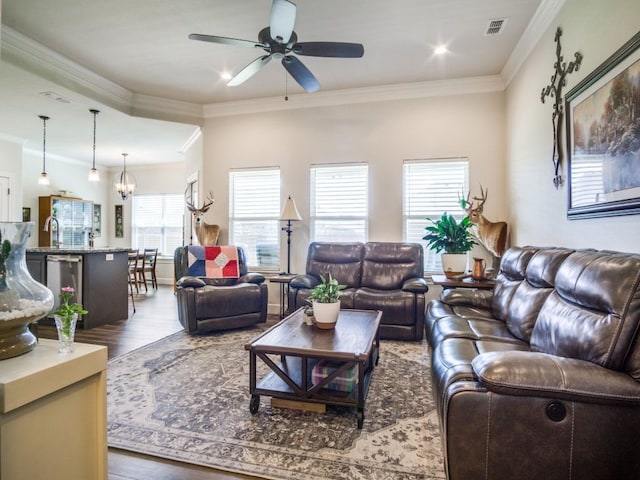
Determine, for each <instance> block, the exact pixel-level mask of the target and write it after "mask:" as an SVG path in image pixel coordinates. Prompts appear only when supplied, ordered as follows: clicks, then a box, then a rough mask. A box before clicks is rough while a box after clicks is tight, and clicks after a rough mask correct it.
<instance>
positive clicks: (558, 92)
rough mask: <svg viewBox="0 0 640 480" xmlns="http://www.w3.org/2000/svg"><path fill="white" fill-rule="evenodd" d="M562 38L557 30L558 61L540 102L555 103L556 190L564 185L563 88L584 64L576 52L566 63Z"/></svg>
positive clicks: (543, 90) (553, 116)
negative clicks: (546, 99)
mask: <svg viewBox="0 0 640 480" xmlns="http://www.w3.org/2000/svg"><path fill="white" fill-rule="evenodd" d="M561 36H562V30H561V29H560V27H558V29H557V30H556V36H555V39H554V41H555V42H556V61H555V63H554V64H553V68H554V69H555V72H554V73H553V76H552V77H551V83H550V84H549V85H547V86H546V87H544V88H543V89H542V93H541V94H540V100H542V103H544V99H545V98H546V97H554V98H555V100H554V102H553V114H552V115H551V123H552V124H553V158H552V160H553V167H554V169H555V171H554V174H555V175H554V177H553V184H554V185H555V187H556V188H559V187H560V185H561V184H562V173H561V172H560V166H561V165H562V145H561V138H562V115H563V113H564V107H563V106H562V87H564V86H565V85H566V83H567V81H566V77H567V75H569V74H570V73H572V72H574V71H577V70H578V68H579V67H580V63H581V62H582V54H581V53H580V52H576V53H575V54H574V56H575V60H573V61H572V62H569V64H568V65H567V63H566V62H564V57H563V56H562V53H561V46H560V37H561Z"/></svg>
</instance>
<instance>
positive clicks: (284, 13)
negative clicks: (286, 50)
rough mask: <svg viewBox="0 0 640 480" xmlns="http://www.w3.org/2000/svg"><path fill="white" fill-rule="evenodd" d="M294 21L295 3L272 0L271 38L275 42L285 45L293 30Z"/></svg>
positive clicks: (284, 0) (286, 0) (285, 0)
mask: <svg viewBox="0 0 640 480" xmlns="http://www.w3.org/2000/svg"><path fill="white" fill-rule="evenodd" d="M295 21H296V4H295V3H291V2H289V1H288V0H273V5H271V21H270V22H269V28H270V29H271V38H272V39H274V40H275V41H276V42H278V43H281V44H283V45H286V44H287V43H288V42H289V38H290V37H291V32H293V25H294V23H295Z"/></svg>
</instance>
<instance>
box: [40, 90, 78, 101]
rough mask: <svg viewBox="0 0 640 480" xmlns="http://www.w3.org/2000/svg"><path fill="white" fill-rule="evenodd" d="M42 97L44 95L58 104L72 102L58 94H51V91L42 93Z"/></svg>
mask: <svg viewBox="0 0 640 480" xmlns="http://www.w3.org/2000/svg"><path fill="white" fill-rule="evenodd" d="M40 95H44V96H45V97H47V98H50V99H52V100H55V101H56V102H60V103H71V100H69V99H68V98H66V97H63V96H62V95H59V94H57V93H56V92H51V91H46V92H40Z"/></svg>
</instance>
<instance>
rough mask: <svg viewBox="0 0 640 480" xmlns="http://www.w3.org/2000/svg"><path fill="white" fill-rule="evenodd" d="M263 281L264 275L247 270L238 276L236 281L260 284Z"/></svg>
mask: <svg viewBox="0 0 640 480" xmlns="http://www.w3.org/2000/svg"><path fill="white" fill-rule="evenodd" d="M263 282H264V275H262V274H261V273H257V272H249V273H246V274H244V275H242V276H241V277H240V278H238V281H237V282H236V283H255V284H256V285H260V284H261V283H263Z"/></svg>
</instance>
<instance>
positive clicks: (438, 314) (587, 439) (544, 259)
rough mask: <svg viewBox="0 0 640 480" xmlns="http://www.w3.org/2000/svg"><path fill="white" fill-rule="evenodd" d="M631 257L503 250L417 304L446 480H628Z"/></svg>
mask: <svg viewBox="0 0 640 480" xmlns="http://www.w3.org/2000/svg"><path fill="white" fill-rule="evenodd" d="M639 329H640V255H637V254H625V253H619V252H610V251H596V250H577V251H574V250H570V249H564V248H533V247H525V248H511V249H509V250H508V251H507V252H506V253H505V255H504V257H503V259H502V262H501V265H500V271H499V275H498V277H497V283H496V287H495V290H494V291H493V292H486V291H485V292H481V291H474V290H448V291H445V292H443V295H442V297H441V298H440V299H438V300H433V301H431V302H429V305H428V308H427V319H426V332H427V339H428V341H429V343H430V345H431V347H432V386H433V396H434V399H435V402H436V405H437V411H438V414H439V420H440V427H441V434H442V443H443V449H444V456H445V467H446V470H447V478H449V479H450V480H469V479H518V480H527V479H531V480H533V479H535V480H538V479H545V480H555V479H557V480H561V479H562V480H569V479H575V480H603V479H616V480H631V479H638V478H640V455H639V454H638V444H637V438H639V436H640V383H639V382H640V334H639Z"/></svg>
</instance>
